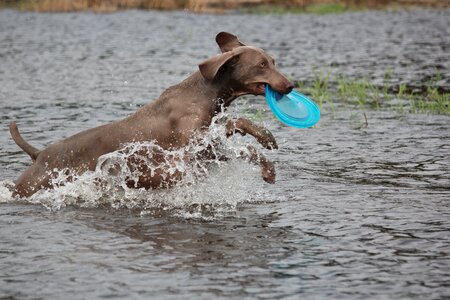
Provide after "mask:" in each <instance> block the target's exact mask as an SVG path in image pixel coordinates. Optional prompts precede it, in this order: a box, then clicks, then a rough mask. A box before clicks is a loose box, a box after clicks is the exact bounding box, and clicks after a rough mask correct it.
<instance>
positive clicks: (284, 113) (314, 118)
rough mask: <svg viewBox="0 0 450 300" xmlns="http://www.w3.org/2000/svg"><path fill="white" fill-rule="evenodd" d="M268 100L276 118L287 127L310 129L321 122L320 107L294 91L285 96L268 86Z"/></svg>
mask: <svg viewBox="0 0 450 300" xmlns="http://www.w3.org/2000/svg"><path fill="white" fill-rule="evenodd" d="M266 100H267V103H268V104H269V107H270V109H271V110H272V112H273V113H274V114H275V116H276V117H277V118H278V119H279V120H280V121H281V122H283V123H284V124H286V125H289V126H293V127H297V128H308V127H311V126H314V124H316V123H317V122H319V119H320V110H319V107H318V106H317V105H316V104H315V103H314V102H313V101H312V100H310V99H308V98H307V97H306V96H305V95H303V94H301V93H299V92H296V91H294V90H293V91H292V92H290V93H289V94H286V95H283V94H280V93H278V92H276V91H274V90H272V89H271V88H270V86H269V85H268V84H266Z"/></svg>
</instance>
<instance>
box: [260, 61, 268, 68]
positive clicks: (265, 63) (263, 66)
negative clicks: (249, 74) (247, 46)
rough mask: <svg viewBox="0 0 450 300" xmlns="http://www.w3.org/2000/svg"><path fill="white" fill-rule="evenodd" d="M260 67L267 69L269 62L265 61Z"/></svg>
mask: <svg viewBox="0 0 450 300" xmlns="http://www.w3.org/2000/svg"><path fill="white" fill-rule="evenodd" d="M259 66H260V67H262V68H265V67H267V62H265V61H263V62H261V63H260V64H259Z"/></svg>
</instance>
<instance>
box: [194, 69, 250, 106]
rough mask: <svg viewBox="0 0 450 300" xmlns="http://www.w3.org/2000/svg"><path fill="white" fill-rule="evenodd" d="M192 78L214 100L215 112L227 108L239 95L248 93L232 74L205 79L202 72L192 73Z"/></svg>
mask: <svg viewBox="0 0 450 300" xmlns="http://www.w3.org/2000/svg"><path fill="white" fill-rule="evenodd" d="M192 77H193V78H192V79H193V80H195V81H197V82H198V83H199V85H200V88H201V89H202V90H203V92H204V93H205V94H207V95H208V98H209V100H212V103H213V106H214V111H215V113H219V112H221V111H222V110H223V109H226V108H227V107H228V106H230V104H231V103H232V102H233V101H234V100H235V99H236V98H237V97H239V96H242V95H245V94H247V93H246V92H242V91H240V89H241V88H240V86H239V84H238V83H237V82H236V81H235V80H233V79H232V78H231V77H230V76H220V77H218V78H215V79H214V80H213V81H209V80H207V79H205V78H204V77H203V76H202V75H201V73H200V72H196V73H194V74H193V75H192Z"/></svg>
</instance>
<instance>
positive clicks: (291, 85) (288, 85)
mask: <svg viewBox="0 0 450 300" xmlns="http://www.w3.org/2000/svg"><path fill="white" fill-rule="evenodd" d="M293 89H294V84H293V83H292V82H290V81H288V83H287V84H286V94H289V93H290V92H292V90H293Z"/></svg>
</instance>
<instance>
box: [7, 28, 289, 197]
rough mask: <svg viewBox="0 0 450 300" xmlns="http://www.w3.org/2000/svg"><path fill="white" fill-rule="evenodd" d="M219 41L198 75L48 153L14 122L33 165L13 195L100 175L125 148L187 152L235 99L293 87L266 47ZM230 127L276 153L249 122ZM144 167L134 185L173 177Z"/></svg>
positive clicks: (266, 169) (225, 36)
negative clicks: (60, 174) (60, 175)
mask: <svg viewBox="0 0 450 300" xmlns="http://www.w3.org/2000/svg"><path fill="white" fill-rule="evenodd" d="M216 42H217V44H218V45H219V47H220V49H221V51H222V54H219V55H216V56H213V57H211V58H209V59H207V60H205V61H204V62H202V63H201V64H200V65H199V71H197V72H195V73H193V74H192V75H190V76H189V77H188V78H187V79H185V80H184V81H183V82H181V83H179V84H177V85H175V86H172V87H170V88H168V89H167V90H166V91H164V92H163V93H162V94H161V96H160V97H159V98H158V99H157V100H155V101H153V102H150V103H149V104H147V105H146V106H144V107H142V108H141V109H139V110H138V111H137V112H136V113H134V114H133V115H131V116H129V117H127V118H125V119H123V120H120V121H116V122H112V123H110V124H106V125H103V126H99V127H96V128H93V129H89V130H86V131H83V132H81V133H78V134H76V135H74V136H71V137H69V138H66V139H64V140H62V141H60V142H58V143H55V144H51V145H50V146H48V147H47V148H45V149H44V150H38V149H36V148H34V147H33V146H31V145H29V144H28V143H27V142H26V141H25V140H24V139H23V138H22V137H21V136H20V134H19V131H18V129H17V126H16V124H15V123H14V122H12V123H11V125H10V132H11V135H12V137H13V139H14V141H15V142H16V143H17V145H18V146H19V147H20V148H22V149H23V150H24V151H25V152H26V153H27V154H28V155H30V156H31V158H32V160H33V164H32V165H31V166H30V167H28V168H27V169H26V170H25V172H24V173H23V174H22V175H21V176H20V177H19V178H18V179H17V181H16V185H15V191H14V194H15V195H18V196H20V197H28V196H31V195H32V194H34V193H35V192H37V191H38V190H40V189H44V188H52V186H51V184H50V181H51V178H52V176H54V175H52V171H53V170H55V169H56V170H62V169H65V168H69V169H71V170H72V171H73V172H75V174H82V173H84V172H86V171H87V170H94V169H95V167H96V164H97V160H98V158H99V157H100V156H101V155H103V154H106V153H110V152H113V151H116V150H118V149H121V147H122V146H123V145H124V144H126V143H135V142H145V141H154V142H155V143H157V144H158V145H159V146H160V147H161V148H162V149H168V150H170V149H178V148H181V147H184V146H185V145H187V144H188V143H189V141H190V140H191V139H192V138H193V137H194V136H198V134H199V133H201V132H205V131H207V130H208V128H209V126H210V125H211V122H212V118H213V117H214V116H215V115H217V114H218V113H219V112H221V111H222V110H223V108H226V107H228V106H229V105H230V104H231V102H232V101H233V100H234V99H236V98H237V97H239V96H241V95H245V94H255V95H263V94H264V93H265V90H264V88H265V84H269V85H270V86H271V87H272V88H273V89H274V90H276V91H278V92H280V93H283V94H285V93H289V92H290V91H291V90H292V88H293V85H292V83H291V82H289V80H288V79H287V78H286V77H285V76H283V75H282V74H280V73H279V72H278V71H277V70H276V69H275V65H274V60H273V59H272V58H271V57H270V56H269V55H268V54H267V53H265V52H264V51H263V50H261V49H259V48H255V47H249V46H245V45H244V44H242V43H241V42H240V41H239V39H238V38H237V37H236V36H234V35H232V34H230V33H226V32H221V33H219V34H218V35H217V36H216ZM226 128H227V136H230V135H232V134H234V133H236V132H238V133H240V134H242V135H245V134H247V133H248V134H250V135H252V136H254V137H255V138H256V139H257V141H258V142H259V143H261V144H262V145H263V146H264V147H265V148H268V149H273V148H277V145H276V141H275V139H274V137H273V136H272V134H271V133H270V132H269V131H268V130H266V129H264V128H261V127H258V126H256V125H255V124H253V123H252V122H251V121H249V120H246V119H242V118H240V119H237V120H229V121H228V122H227V124H226ZM248 149H249V153H250V156H249V158H250V160H251V161H252V162H255V163H258V164H259V165H260V166H261V169H262V176H263V179H264V180H265V181H267V182H270V183H274V182H275V169H274V167H273V164H272V163H271V162H269V161H268V160H267V159H266V158H265V157H264V156H262V155H261V154H259V153H258V152H257V151H256V149H254V148H253V147H249V148H248ZM147 154H148V153H147ZM152 159H155V160H158V155H152ZM138 169H139V171H141V174H142V175H141V176H139V179H138V182H130V183H129V185H130V186H134V187H144V188H158V187H163V186H167V185H168V182H169V181H171V180H173V178H168V176H167V174H164V170H160V171H157V172H152V174H151V172H148V170H147V169H146V167H145V166H139V167H138ZM179 175H180V174H174V175H173V176H172V177H176V176H179Z"/></svg>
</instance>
